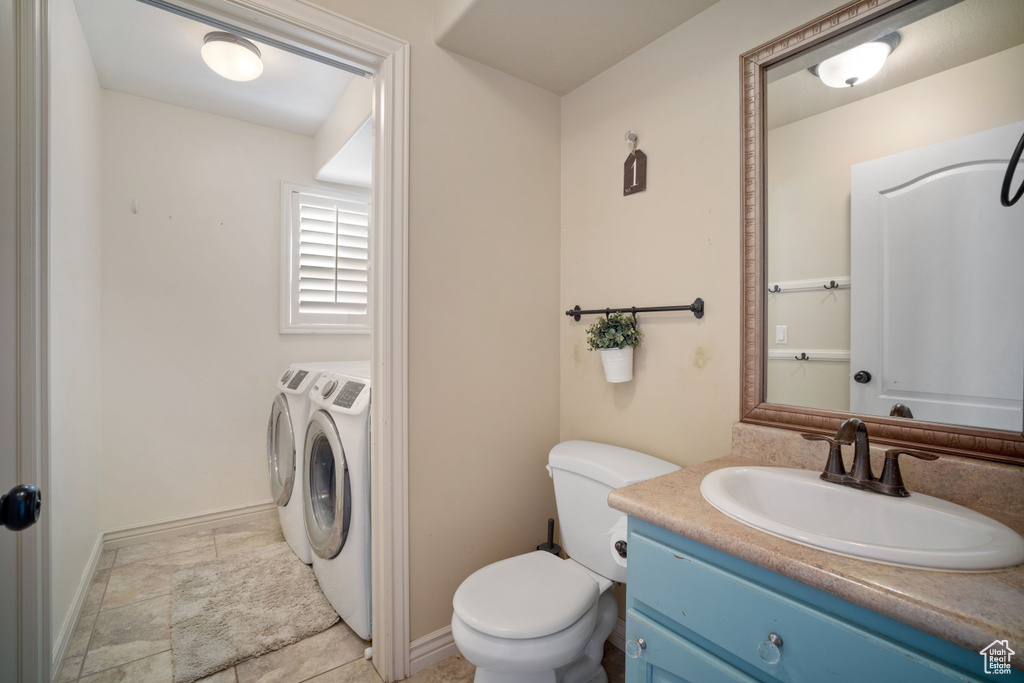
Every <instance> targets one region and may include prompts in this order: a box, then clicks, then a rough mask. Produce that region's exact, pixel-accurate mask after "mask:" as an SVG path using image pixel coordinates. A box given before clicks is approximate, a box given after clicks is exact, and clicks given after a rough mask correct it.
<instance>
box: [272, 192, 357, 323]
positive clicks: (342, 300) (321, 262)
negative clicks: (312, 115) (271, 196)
mask: <svg viewBox="0 0 1024 683" xmlns="http://www.w3.org/2000/svg"><path fill="white" fill-rule="evenodd" d="M282 210H283V211H284V212H286V214H287V215H286V217H285V224H286V226H285V233H286V234H285V235H284V240H283V242H285V243H286V249H285V253H284V254H283V255H282V272H283V274H284V278H283V279H284V280H286V281H285V282H282V296H281V303H282V309H281V331H282V332H331V333H338V332H368V331H369V311H368V307H369V301H370V296H369V257H370V251H369V249H370V194H369V191H367V190H361V189H359V188H351V189H349V190H346V191H340V190H331V189H325V188H312V187H301V186H297V185H293V184H291V183H284V184H283V192H282ZM285 288H287V290H288V291H287V292H285Z"/></svg>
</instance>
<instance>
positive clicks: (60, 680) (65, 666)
mask: <svg viewBox="0 0 1024 683" xmlns="http://www.w3.org/2000/svg"><path fill="white" fill-rule="evenodd" d="M97 616H98V614H97V613H94V614H89V615H85V616H82V617H79V618H78V624H76V625H75V630H74V631H73V632H72V634H71V642H69V643H68V650H67V652H65V653H64V661H63V662H62V663H61V667H60V671H59V672H58V676H57V683H70V682H71V681H77V680H78V674H79V673H80V672H81V670H82V662H83V661H85V653H86V651H87V650H88V648H89V638H90V637H91V636H92V627H93V625H94V624H95V623H96V617H97Z"/></svg>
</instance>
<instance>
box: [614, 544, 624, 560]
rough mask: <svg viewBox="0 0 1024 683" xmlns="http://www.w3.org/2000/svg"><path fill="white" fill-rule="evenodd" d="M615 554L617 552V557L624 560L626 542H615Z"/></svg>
mask: <svg viewBox="0 0 1024 683" xmlns="http://www.w3.org/2000/svg"><path fill="white" fill-rule="evenodd" d="M615 552H617V553H618V554H619V557H621V558H625V557H626V542H625V541H615Z"/></svg>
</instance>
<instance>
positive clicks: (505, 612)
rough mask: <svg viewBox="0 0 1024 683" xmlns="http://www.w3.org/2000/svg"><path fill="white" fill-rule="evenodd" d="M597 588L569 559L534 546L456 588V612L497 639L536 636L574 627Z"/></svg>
mask: <svg viewBox="0 0 1024 683" xmlns="http://www.w3.org/2000/svg"><path fill="white" fill-rule="evenodd" d="M598 595H600V592H599V590H598V585H597V583H596V582H595V581H594V580H593V579H592V578H591V577H590V576H588V575H587V574H586V573H585V572H583V571H581V570H579V569H577V568H576V567H575V566H574V563H573V562H572V561H568V560H562V559H559V558H558V557H556V556H554V555H552V554H551V553H548V552H544V551H542V550H538V551H537V552H533V553H528V554H526V555H517V556H516V557H510V558H509V559H507V560H501V561H500V562H495V563H494V564H491V565H488V566H486V567H484V568H483V569H480V570H478V571H476V572H475V573H473V574H472V575H470V577H469V578H468V579H466V580H465V581H463V582H462V585H461V586H459V589H458V590H457V591H455V598H454V600H453V601H452V602H453V605H454V607H455V613H456V614H457V615H459V618H460V619H462V620H463V621H464V622H466V624H467V625H469V626H471V627H472V628H474V629H476V630H477V631H480V632H482V633H486V634H487V635H491V636H496V637H498V638H514V639H519V638H539V637H541V636H547V635H551V634H552V633H557V632H558V631H561V630H562V629H564V628H568V627H569V626H572V625H573V624H574V623H576V621H578V620H579V619H580V617H582V616H583V615H584V614H586V612H587V610H589V609H590V608H591V607H592V606H593V605H594V602H595V601H596V600H597V598H598Z"/></svg>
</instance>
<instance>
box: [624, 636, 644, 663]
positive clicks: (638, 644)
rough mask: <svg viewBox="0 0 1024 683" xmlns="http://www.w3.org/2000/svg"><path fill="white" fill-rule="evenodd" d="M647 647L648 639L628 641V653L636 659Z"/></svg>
mask: <svg viewBox="0 0 1024 683" xmlns="http://www.w3.org/2000/svg"><path fill="white" fill-rule="evenodd" d="M646 649H647V641H645V640H644V639H643V638H637V639H636V640H631V641H629V642H628V643H626V654H627V655H629V656H630V657H631V658H633V659H636V658H637V657H639V656H640V655H641V654H643V651H644V650H646Z"/></svg>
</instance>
